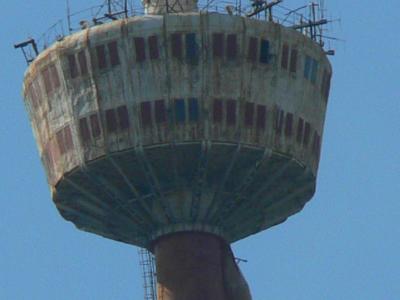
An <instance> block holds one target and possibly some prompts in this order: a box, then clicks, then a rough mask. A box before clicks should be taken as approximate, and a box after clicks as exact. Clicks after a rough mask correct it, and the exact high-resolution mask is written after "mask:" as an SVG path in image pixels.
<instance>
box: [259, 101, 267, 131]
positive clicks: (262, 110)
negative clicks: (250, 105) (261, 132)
mask: <svg viewBox="0 0 400 300" xmlns="http://www.w3.org/2000/svg"><path fill="white" fill-rule="evenodd" d="M266 117H267V108H266V107H265V105H257V128H258V129H265V121H266Z"/></svg>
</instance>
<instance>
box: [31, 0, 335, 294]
mask: <svg viewBox="0 0 400 300" xmlns="http://www.w3.org/2000/svg"><path fill="white" fill-rule="evenodd" d="M162 3H165V2H164V1H157V0H146V1H145V2H144V6H145V10H146V12H147V14H146V15H144V16H134V17H130V18H124V19H121V20H115V21H113V22H109V23H106V24H103V25H97V26H89V27H88V28H86V29H83V30H81V31H78V32H76V33H74V34H71V35H69V36H66V37H65V38H64V39H62V40H60V41H58V42H55V43H54V44H53V45H51V46H50V47H48V48H47V49H46V50H44V51H42V52H41V53H40V54H39V56H38V57H37V58H36V59H35V60H34V61H33V62H32V63H31V64H30V66H29V67H28V70H27V71H26V74H25V79H24V98H25V103H26V107H27V110H28V111H29V115H30V119H31V123H32V127H33V132H34V135H35V138H36V141H37V145H38V148H39V153H40V156H41V159H42V162H43V165H44V167H45V170H46V172H47V178H48V183H49V186H50V189H51V195H52V198H53V201H54V203H55V205H56V207H57V209H58V211H59V212H60V214H61V215H62V216H63V217H64V218H65V219H66V220H68V221H71V222H72V223H74V224H75V225H76V227H78V228H79V229H81V230H85V231H88V232H92V233H95V234H98V235H101V236H104V237H106V238H109V239H113V240H117V241H121V242H124V243H128V244H132V245H137V246H139V247H146V248H148V249H150V250H151V251H153V252H154V253H155V255H156V260H157V280H158V294H159V297H160V298H159V299H191V300H197V299H238V300H240V299H250V293H249V291H248V288H247V284H246V282H245V281H244V279H243V277H242V276H241V274H240V271H239V270H238V268H237V266H236V265H235V264H234V261H233V255H232V252H231V251H230V248H229V244H230V243H232V242H235V241H237V240H240V239H243V238H245V237H247V236H249V235H252V234H255V233H257V232H260V231H262V230H265V229H267V228H270V227H271V226H274V225H277V224H279V223H282V222H284V221H285V220H286V219H287V218H288V217H289V216H291V215H293V214H295V213H297V212H299V211H300V210H301V209H302V208H303V207H304V205H305V204H306V203H307V202H308V201H309V200H310V199H311V197H312V196H313V194H314V191H315V185H316V177H317V170H318V163H319V158H320V147H321V140H322V135H323V127H324V119H325V112H326V107H327V100H328V94H329V88H330V78H331V74H332V68H331V65H330V63H329V61H328V59H327V56H326V53H325V51H324V49H323V48H322V46H321V45H320V44H319V43H317V42H316V41H315V40H313V39H311V38H310V37H308V36H306V35H305V34H303V33H301V32H299V31H297V30H295V29H293V28H290V27H287V26H283V25H281V24H278V23H276V22H269V21H266V20H257V19H254V18H249V17H246V16H242V15H230V14H222V13H215V12H213V13H212V12H204V11H199V10H198V9H197V2H195V1H192V0H187V1H180V0H178V1H176V3H177V6H176V7H178V8H179V9H178V10H177V8H175V10H174V11H173V12H169V11H168V10H167V7H166V6H165V5H163V4H162ZM178 4H179V5H178ZM161 297H163V298H161Z"/></svg>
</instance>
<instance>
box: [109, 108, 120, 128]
mask: <svg viewBox="0 0 400 300" xmlns="http://www.w3.org/2000/svg"><path fill="white" fill-rule="evenodd" d="M106 124H107V131H108V132H109V133H113V132H115V131H116V130H117V128H118V125H117V117H116V115H115V111H114V109H112V108H111V109H107V110H106Z"/></svg>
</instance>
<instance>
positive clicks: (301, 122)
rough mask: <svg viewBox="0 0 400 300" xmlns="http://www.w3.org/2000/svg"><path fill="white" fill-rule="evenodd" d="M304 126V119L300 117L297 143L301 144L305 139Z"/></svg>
mask: <svg viewBox="0 0 400 300" xmlns="http://www.w3.org/2000/svg"><path fill="white" fill-rule="evenodd" d="M303 128H304V120H303V119H302V118H299V121H298V123H297V134H296V141H297V143H299V144H301V142H302V140H303Z"/></svg>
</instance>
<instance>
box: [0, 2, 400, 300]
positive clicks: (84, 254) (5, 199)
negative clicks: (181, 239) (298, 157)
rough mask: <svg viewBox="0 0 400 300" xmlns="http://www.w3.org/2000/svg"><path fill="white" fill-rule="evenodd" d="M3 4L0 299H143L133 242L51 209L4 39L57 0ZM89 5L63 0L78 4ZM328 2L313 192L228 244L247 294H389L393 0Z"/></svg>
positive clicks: (399, 241)
mask: <svg viewBox="0 0 400 300" xmlns="http://www.w3.org/2000/svg"><path fill="white" fill-rule="evenodd" d="M1 2H2V3H1V9H2V12H3V13H2V18H1V24H2V26H1V27H0V37H1V43H0V57H1V58H2V63H1V68H0V87H1V92H2V98H1V103H2V109H1V110H0V120H1V122H2V124H3V125H2V126H0V146H1V156H0V165H1V166H2V170H3V172H2V175H0V176H1V180H0V192H1V193H0V204H1V210H0V299H5V300H9V299H10V300H14V299H17V300H20V299H21V300H22V299H29V300H36V299H57V300H58V299H60V300H64V299H68V300H75V299H76V300H78V299H96V300H123V299H142V298H143V295H142V293H143V290H142V279H141V275H140V272H139V265H138V258H137V255H136V252H137V250H136V248H135V247H132V246H129V245H125V244H122V243H117V242H113V241H110V240H106V239H103V238H101V237H97V236H95V235H92V234H88V233H84V232H81V231H78V230H76V229H75V228H74V226H73V225H72V224H71V223H69V222H66V221H64V220H63V219H62V218H61V217H60V216H59V214H58V212H57V211H56V208H55V206H54V205H53V203H52V201H51V199H50V192H49V189H48V187H47V184H46V179H45V175H44V171H43V169H42V166H41V164H40V160H39V156H38V152H37V150H36V145H35V142H34V139H33V135H32V132H31V129H30V124H29V122H28V117H27V114H26V112H25V109H24V106H23V102H22V97H21V86H22V79H23V73H24V71H25V68H26V65H25V61H24V60H23V57H22V55H21V54H20V52H19V51H14V49H13V48H12V45H13V43H15V42H18V41H21V40H23V39H25V38H26V37H27V36H28V35H29V34H31V35H34V36H37V35H38V34H40V33H42V32H43V31H45V29H46V28H48V27H49V26H50V25H51V24H52V23H54V22H55V21H56V20H58V19H60V18H63V17H64V15H65V5H64V1H61V0H58V1H54V0H53V1H50V0H40V1H32V0H24V1H22V0H13V1H5V0H3V1H1ZM94 2H95V1H93V0H91V1H78V0H71V4H72V6H73V7H74V8H78V9H79V8H82V7H87V6H90V5H91V4H92V3H94ZM99 2H100V1H99ZM285 2H286V6H291V7H296V6H298V5H299V4H301V3H304V2H306V0H297V1H293V0H285ZM325 2H326V4H327V7H328V8H329V11H330V13H331V14H332V15H333V16H337V17H338V18H341V20H342V21H341V23H336V24H335V25H333V28H334V31H333V32H334V33H333V34H334V35H335V36H337V37H339V38H343V39H345V40H346V41H345V42H344V43H336V50H337V55H336V56H335V57H333V58H332V59H331V61H332V64H333V68H334V77H333V82H332V91H331V96H330V100H329V107H328V113H327V119H326V126H325V133H324V140H323V149H322V159H321V164H320V170H319V175H318V186H317V192H316V194H315V196H314V198H313V200H312V201H311V202H310V203H309V204H308V205H307V206H306V207H305V209H304V210H303V211H302V212H301V213H299V214H297V215H296V216H294V217H292V218H290V219H289V220H288V221H287V222H286V223H284V224H282V225H280V226H278V227H275V228H273V229H271V230H268V231H265V232H262V233H260V234H257V235H255V236H252V237H250V238H248V239H246V240H244V241H241V242H238V243H236V244H234V245H233V248H234V251H235V254H236V256H238V257H241V258H245V259H247V260H248V263H242V264H241V265H240V266H241V267H242V270H243V272H244V274H245V276H246V278H247V280H248V282H249V284H250V287H251V290H252V294H253V299H254V300H269V299H274V300H310V299H312V300H314V299H318V300H320V299H324V300H341V299H345V300H347V299H363V300H370V299H374V300H397V299H400V182H399V181H400V118H399V116H400V93H399V89H400V83H399V82H400V80H399V78H400V75H399V74H400V34H399V29H398V28H399V17H398V12H399V10H400V4H399V1H395V0H388V1H361V0H353V1H340V0H335V1H334V0H326V1H325Z"/></svg>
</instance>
